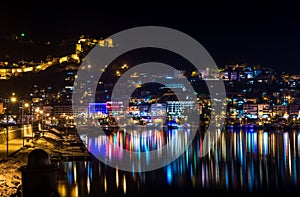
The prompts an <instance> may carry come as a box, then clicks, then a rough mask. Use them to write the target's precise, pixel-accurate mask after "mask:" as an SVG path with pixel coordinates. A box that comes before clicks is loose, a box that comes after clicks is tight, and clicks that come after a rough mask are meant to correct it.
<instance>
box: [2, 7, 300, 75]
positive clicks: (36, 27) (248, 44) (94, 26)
mask: <svg viewBox="0 0 300 197" xmlns="http://www.w3.org/2000/svg"><path fill="white" fill-rule="evenodd" d="M148 2H149V3H145V1H144V2H143V1H127V2H126V3H125V2H123V3H121V4H120V3H114V4H113V3H105V2H102V1H94V2H93V1H82V2H81V3H76V2H75V1H73V2H72V3H70V4H67V3H64V4H62V1H61V2H58V1H48V2H46V1H40V2H39V3H36V2H35V3H34V2H30V1H23V2H10V3H3V2H2V3H1V11H0V24H1V32H0V35H6V34H13V33H20V32H25V33H26V34H27V35H28V36H30V37H31V38H32V39H34V40H43V41H44V40H45V41H46V40H49V41H58V40H61V39H67V38H69V37H73V36H77V35H81V34H89V35H91V36H95V37H99V38H100V37H106V36H109V35H111V34H114V33H117V32H119V31H121V30H125V29H127V28H130V27H136V26H142V25H157V26H166V27H170V28H174V29H177V30H180V31H182V32H184V33H186V34H188V35H190V36H192V37H194V38H195V39H197V40H198V41H199V42H200V43H201V44H202V45H203V46H204V47H205V48H206V49H207V50H208V52H209V53H210V54H211V56H212V57H213V58H214V60H215V61H216V63H217V64H218V65H220V66H221V65H225V64H241V63H246V64H248V65H257V64H260V65H263V66H267V67H271V68H274V69H276V70H278V71H287V72H295V73H300V59H299V54H300V53H299V52H300V49H299V46H300V16H299V13H300V12H298V6H296V5H292V4H289V3H288V1H284V4H283V3H282V2H280V3H272V4H261V3H259V1H249V2H251V3H247V2H246V1H240V2H234V1H233V2H231V1H226V2H223V3H219V2H212V1H210V2H211V3H209V4H208V3H207V2H205V4H195V3H194V4H192V3H189V2H188V1H182V3H179V2H178V1H173V2H172V1H170V2H169V3H164V4H161V3H155V2H154V1H148Z"/></svg>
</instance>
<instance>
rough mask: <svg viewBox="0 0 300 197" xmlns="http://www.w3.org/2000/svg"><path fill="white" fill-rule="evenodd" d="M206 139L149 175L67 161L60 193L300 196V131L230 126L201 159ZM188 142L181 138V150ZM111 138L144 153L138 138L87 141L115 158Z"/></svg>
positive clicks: (158, 138) (162, 136) (164, 136)
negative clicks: (108, 141) (282, 193)
mask: <svg viewBox="0 0 300 197" xmlns="http://www.w3.org/2000/svg"><path fill="white" fill-rule="evenodd" d="M188 133H189V129H182V130H178V129H173V130H168V131H162V132H161V133H160V132H157V134H155V135H154V136H153V135H152V138H151V139H149V140H148V141H147V143H146V144H148V145H149V143H150V144H151V143H153V144H154V143H156V144H157V142H161V143H168V139H169V138H172V137H174V136H177V135H183V136H186V135H188ZM203 136H204V135H203V133H200V132H198V133H197V134H196V136H195V138H194V139H193V141H192V143H191V145H190V146H189V147H188V148H187V149H186V151H185V152H184V153H183V154H182V155H181V156H180V157H178V158H177V159H176V160H174V161H173V162H171V163H169V164H168V165H166V166H164V167H162V168H159V169H155V170H151V171H147V172H129V171H122V170H120V169H118V168H114V167H110V166H108V165H106V164H104V163H103V162H101V161H99V160H98V159H97V158H96V157H92V158H91V159H90V160H86V161H81V160H79V161H68V162H62V163H60V169H61V170H60V174H59V184H58V185H59V186H58V190H59V193H60V194H61V196H62V197H66V196H119V195H120V196H123V195H126V196H143V195H144V194H153V195H162V194H165V193H169V194H170V195H171V194H182V195H192V194H193V195H197V196H200V195H204V194H208V193H209V194H211V193H218V192H222V194H226V193H235V194H240V193H243V194H257V193H258V192H259V193H260V192H267V193H269V192H270V193H278V192H300V170H299V169H300V168H299V167H300V166H299V165H300V161H299V158H300V131H298V130H283V129H272V130H268V131H266V130H259V129H250V128H249V129H240V128H228V129H226V130H223V131H220V133H219V134H218V139H217V141H216V143H215V146H214V147H213V148H212V149H211V151H210V152H209V153H208V154H206V155H204V156H200V155H201V151H202V148H203ZM186 139H187V137H182V138H178V140H179V141H178V142H177V143H176V144H177V146H178V145H180V144H184V143H186V142H185V140H186ZM107 140H111V141H112V142H114V143H112V144H115V145H116V144H119V143H120V142H122V147H123V148H127V149H128V148H130V147H131V149H130V150H132V151H145V148H143V146H142V145H141V144H142V141H138V143H139V144H138V145H136V144H137V143H136V141H134V140H136V139H134V138H129V137H128V136H127V135H125V134H124V132H115V133H113V134H111V136H110V137H106V136H93V137H88V136H87V137H86V141H87V142H88V149H89V151H91V152H93V153H96V152H97V150H98V151H99V154H100V152H101V154H107V155H109V156H114V155H112V154H115V153H116V152H113V151H111V147H108V145H107ZM134 144H135V145H134ZM144 144H145V143H144ZM152 147H155V146H154V145H153V146H152ZM150 162H151V158H150Z"/></svg>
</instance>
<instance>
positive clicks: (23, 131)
mask: <svg viewBox="0 0 300 197" xmlns="http://www.w3.org/2000/svg"><path fill="white" fill-rule="evenodd" d="M21 103H22V113H21V124H22V137H23V139H22V140H23V147H24V137H25V125H24V122H23V119H24V108H28V107H29V103H24V104H23V101H22V102H21Z"/></svg>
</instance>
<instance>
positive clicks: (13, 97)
mask: <svg viewBox="0 0 300 197" xmlns="http://www.w3.org/2000/svg"><path fill="white" fill-rule="evenodd" d="M16 101H17V98H16V97H15V93H12V96H11V97H10V102H12V103H15V102H16ZM8 137H9V132H8V112H7V111H6V157H8Z"/></svg>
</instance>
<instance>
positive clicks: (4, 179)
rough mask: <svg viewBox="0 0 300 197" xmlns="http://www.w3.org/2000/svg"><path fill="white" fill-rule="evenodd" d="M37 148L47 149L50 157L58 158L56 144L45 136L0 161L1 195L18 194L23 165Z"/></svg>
mask: <svg viewBox="0 0 300 197" xmlns="http://www.w3.org/2000/svg"><path fill="white" fill-rule="evenodd" d="M37 148H41V149H43V150H45V151H46V152H47V153H48V154H49V155H50V158H51V157H53V158H57V157H59V156H58V153H57V152H54V151H53V150H55V144H54V143H50V142H48V141H46V140H45V139H43V138H40V139H39V140H37V141H35V142H33V143H32V145H31V146H28V147H26V148H23V149H21V150H20V151H18V152H16V153H15V154H14V155H12V156H10V157H8V158H7V159H3V160H2V161H0V196H1V197H2V196H17V193H18V190H20V189H21V185H22V175H21V171H20V168H21V166H25V165H27V161H28V158H27V157H28V155H29V153H30V152H31V151H32V150H34V149H37Z"/></svg>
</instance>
